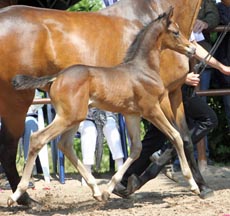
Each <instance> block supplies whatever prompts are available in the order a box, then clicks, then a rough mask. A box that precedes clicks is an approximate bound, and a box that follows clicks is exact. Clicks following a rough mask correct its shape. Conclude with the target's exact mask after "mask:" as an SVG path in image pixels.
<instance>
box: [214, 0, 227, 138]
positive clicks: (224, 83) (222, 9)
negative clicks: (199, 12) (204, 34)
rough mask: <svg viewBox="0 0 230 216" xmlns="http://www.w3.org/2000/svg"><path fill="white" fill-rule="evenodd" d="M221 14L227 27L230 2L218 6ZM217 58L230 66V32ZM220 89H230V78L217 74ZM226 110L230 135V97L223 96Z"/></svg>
mask: <svg viewBox="0 0 230 216" xmlns="http://www.w3.org/2000/svg"><path fill="white" fill-rule="evenodd" d="M217 8H218V11H219V14H220V25H225V26H227V25H228V24H229V22H230V0H222V1H220V2H219V3H218V4H217ZM215 56H216V58H217V59H218V60H219V61H220V62H221V63H223V64H225V65H229V66H230V32H228V33H227V34H226V35H225V37H224V39H223V41H222V43H221V44H220V46H219V47H218V49H217V51H216V55H215ZM217 79H218V81H219V86H220V88H230V77H228V76H226V75H224V74H222V73H217ZM223 102H224V108H225V112H226V118H227V122H228V134H230V95H224V96H223Z"/></svg>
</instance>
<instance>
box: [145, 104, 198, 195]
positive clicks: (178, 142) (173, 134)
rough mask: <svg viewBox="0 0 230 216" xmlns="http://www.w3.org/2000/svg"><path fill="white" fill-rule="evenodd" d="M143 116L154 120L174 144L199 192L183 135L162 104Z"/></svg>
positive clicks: (184, 167)
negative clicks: (165, 112) (164, 110)
mask: <svg viewBox="0 0 230 216" xmlns="http://www.w3.org/2000/svg"><path fill="white" fill-rule="evenodd" d="M143 117H144V118H146V119H147V120H149V121H150V122H152V123H153V124H154V125H155V126H156V127H157V128H159V129H160V130H161V131H162V132H163V133H164V134H165V135H166V136H167V137H168V138H169V139H170V141H171V142H172V143H173V144H174V146H175V148H176V150H177V153H178V157H179V160H180V163H181V169H182V173H183V175H184V177H185V179H186V180H187V181H188V183H189V184H190V186H191V190H192V191H193V192H195V193H197V194H199V188H198V186H197V184H196V182H195V181H194V179H193V176H192V173H191V170H190V168H189V166H188V162H187V160H186V157H185V153H184V149H183V141H182V139H181V136H180V134H179V132H178V131H177V130H176V129H175V128H174V127H173V126H172V125H171V124H170V123H169V121H168V119H167V118H166V117H165V115H164V113H163V112H162V110H161V108H160V105H159V104H156V105H155V107H154V109H152V112H146V113H145V114H144V116H143Z"/></svg>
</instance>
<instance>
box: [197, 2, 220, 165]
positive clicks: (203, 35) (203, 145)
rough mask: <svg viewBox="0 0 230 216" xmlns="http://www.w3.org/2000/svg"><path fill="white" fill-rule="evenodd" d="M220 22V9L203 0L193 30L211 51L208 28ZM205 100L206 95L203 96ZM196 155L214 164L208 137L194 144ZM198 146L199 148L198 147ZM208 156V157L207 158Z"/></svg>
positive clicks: (204, 85)
mask: <svg viewBox="0 0 230 216" xmlns="http://www.w3.org/2000/svg"><path fill="white" fill-rule="evenodd" d="M218 24H219V13H218V9H217V7H216V5H215V2H214V1H213V0H203V1H202V3H201V8H200V11H199V13H198V17H197V20H196V21H195V24H194V27H193V31H194V33H195V36H196V40H197V42H198V43H199V44H200V45H201V46H202V47H203V48H205V49H206V50H207V51H210V50H211V48H212V44H211V39H210V34H209V33H208V32H207V30H209V29H212V28H215V27H216V26H217V25H218ZM213 70H214V69H213V68H212V67H206V69H205V70H204V71H203V73H202V74H201V77H200V85H199V88H200V90H207V89H209V86H210V81H211V76H212V73H213ZM202 98H203V99H204V100H205V101H206V100H207V99H206V96H204V97H202ZM194 147H195V149H194V150H195V156H196V157H197V158H198V160H199V161H200V163H203V165H202V166H206V163H208V164H210V165H211V164H212V163H213V162H212V161H211V160H210V158H209V148H208V140H207V137H205V138H204V139H202V140H200V142H199V143H198V144H197V145H195V146H194ZM196 147H197V148H196ZM207 158H208V159H207Z"/></svg>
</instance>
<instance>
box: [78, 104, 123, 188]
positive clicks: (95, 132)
mask: <svg viewBox="0 0 230 216" xmlns="http://www.w3.org/2000/svg"><path fill="white" fill-rule="evenodd" d="M78 131H79V132H80V134H81V149H82V158H83V164H84V166H85V168H86V169H87V170H88V171H89V172H90V173H91V172H92V166H93V165H94V158H95V150H96V144H98V145H101V144H102V145H103V139H101V138H100V139H99V140H98V142H97V138H98V137H103V136H102V133H103V134H104V136H105V138H106V140H107V143H108V146H109V149H110V151H111V153H112V157H113V160H114V161H115V164H116V166H117V169H120V168H121V166H122V165H123V159H124V154H123V150H122V145H121V137H120V133H119V130H118V125H117V116H116V115H115V114H114V113H111V112H107V111H102V110H99V109H97V108H91V109H89V111H88V114H87V118H86V120H84V121H83V122H81V123H80V126H79V129H78ZM101 148H102V147H101ZM99 151H102V149H99ZM99 157H100V155H99ZM98 166H99V165H98ZM85 184H86V183H85V181H84V179H83V178H82V185H85Z"/></svg>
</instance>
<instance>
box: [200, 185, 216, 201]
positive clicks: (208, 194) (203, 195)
mask: <svg viewBox="0 0 230 216" xmlns="http://www.w3.org/2000/svg"><path fill="white" fill-rule="evenodd" d="M212 196H214V191H213V190H212V189H211V188H208V187H206V188H203V189H202V190H201V192H200V198H201V199H207V198H210V197H212Z"/></svg>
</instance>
